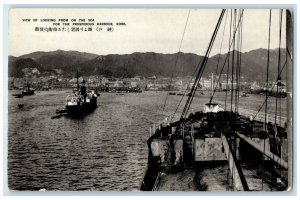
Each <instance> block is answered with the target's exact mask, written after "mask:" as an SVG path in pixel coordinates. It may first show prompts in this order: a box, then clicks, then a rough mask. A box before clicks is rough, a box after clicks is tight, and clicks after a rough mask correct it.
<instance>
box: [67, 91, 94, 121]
mask: <svg viewBox="0 0 300 200" xmlns="http://www.w3.org/2000/svg"><path fill="white" fill-rule="evenodd" d="M97 107H98V106H97V95H96V94H95V93H94V92H88V93H87V94H86V95H81V94H74V95H69V96H67V98H66V110H67V114H68V115H70V116H82V115H85V114H88V113H90V112H92V111H94V110H95V109H96V108H97Z"/></svg>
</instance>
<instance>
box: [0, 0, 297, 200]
mask: <svg viewBox="0 0 300 200" xmlns="http://www.w3.org/2000/svg"><path fill="white" fill-rule="evenodd" d="M169 3H172V4H169ZM220 3H221V4H220ZM4 4H11V5H14V6H17V7H19V6H20V5H19V6H18V4H22V6H27V7H30V6H34V5H30V4H38V5H39V7H42V6H41V5H42V4H43V5H44V6H46V7H60V6H63V7H67V6H68V4H70V5H69V6H83V7H89V6H91V5H88V4H102V6H103V7H132V6H133V7H141V6H142V7H148V6H150V7H189V6H192V7H193V6H203V7H224V6H225V7H236V6H240V7H244V6H245V7H257V8H260V7H265V6H266V4H268V5H270V4H271V5H274V6H276V5H277V6H279V5H282V4H284V5H286V4H294V5H295V9H296V10H298V1H297V0H285V1H284V0H239V1H237V0H229V1H226V2H225V1H220V0H209V1H204V0H202V1H199V0H198V1H197V0H185V1H184V0H173V1H172V2H170V1H169V0H144V1H142V2H141V1H138V0H126V2H124V1H122V0H110V1H109V0H106V1H97V0H85V1H80V0H70V1H67V0H52V1H50V0H47V1H39V0H27V1H26V2H25V1H24V0H3V1H2V9H1V15H2V16H3V14H4V13H3V11H4V10H3V9H4V7H3V6H4ZM75 4H77V5H75ZM147 4H148V5H147ZM151 4H152V5H151ZM153 4H155V5H153ZM188 4H190V5H188ZM4 20H7V19H4V17H1V22H0V26H1V27H3V25H4V23H7V22H5V21H4ZM297 27H299V21H298V16H297V19H296V26H295V28H297ZM295 31H296V30H295ZM297 32H298V31H297ZM1 35H2V38H4V37H3V36H4V35H3V31H1ZM6 39H7V38H6ZM298 44H299V42H298V40H295V43H294V45H295V49H296V50H297V47H298ZM1 46H3V49H2V50H1V54H0V56H1V57H0V60H1V61H3V60H5V58H4V57H3V53H4V50H5V49H6V52H7V42H6V41H5V40H1ZM294 57H295V58H296V57H299V51H297V55H296V54H295V55H294ZM6 58H7V57H6ZM295 68H296V67H295ZM4 69H5V66H3V68H2V70H1V73H2V77H4V80H3V81H0V83H1V86H0V88H3V90H0V112H1V113H2V115H0V116H1V120H0V126H1V129H0V130H4V127H5V126H6V127H7V117H6V119H5V116H7V115H5V114H6V113H4V112H5V111H6V110H7V103H6V102H5V99H7V97H5V96H4V95H7V91H6V90H7V81H6V82H5V74H3V73H4V72H5V71H4ZM6 72H7V71H6ZM294 72H296V74H294V89H295V90H294V93H293V94H294V102H293V104H294V112H295V114H294V116H296V115H297V113H298V111H299V110H298V106H297V102H296V100H298V99H299V96H298V94H299V91H298V90H299V87H297V85H298V81H297V79H296V77H299V74H298V73H299V70H296V69H294ZM0 77H1V76H0ZM5 105H6V107H4V106H5ZM5 123H6V124H5ZM297 124H298V119H297V118H295V119H294V128H295V129H294V131H295V132H294V135H297V129H296V128H297V127H296V125H297ZM1 132H2V133H3V131H1ZM3 134H4V133H3ZM0 138H1V139H0V149H4V148H5V147H4V145H3V144H4V143H5V141H3V137H0ZM299 138H300V137H297V142H295V143H294V144H298V143H299ZM5 144H6V143H5ZM6 148H7V147H6ZM294 153H296V152H294ZM296 156H297V157H294V162H295V163H297V165H296V166H298V160H299V154H297V155H296ZM3 159H4V154H1V153H0V160H1V165H0V172H1V175H0V190H1V195H3V192H4V190H5V189H4V188H3V186H4V185H3V179H4V180H5V179H6V177H3V174H2V173H3V166H4V165H3V161H4V160H3ZM296 170H297V169H294V179H295V180H299V179H298V178H299V175H298V173H295V172H296ZM294 184H295V183H294ZM294 186H295V185H294ZM294 190H295V191H296V193H294V194H293V195H295V196H289V197H288V198H291V199H296V198H297V196H298V194H297V193H298V192H297V191H299V184H297V188H294ZM45 194H46V195H47V193H45ZM22 195H24V194H22ZM72 195H73V197H70V196H69V197H67V196H65V195H64V196H60V197H57V196H52V195H51V194H50V196H36V195H34V196H3V197H4V199H40V198H43V199H53V198H58V199H65V198H72V199H82V198H83V196H78V195H80V194H79V193H73V194H72ZM81 195H82V194H81ZM83 195H105V196H101V197H99V196H89V197H88V198H89V199H96V198H97V199H99V198H104V197H105V198H107V199H111V198H122V199H123V198H125V199H129V198H130V199H132V198H133V199H135V198H143V199H150V198H151V199H153V198H157V197H158V196H157V195H159V196H162V197H160V198H165V197H166V195H171V198H172V199H179V198H180V199H182V198H184V196H183V195H188V194H186V193H180V192H179V193H178V192H175V193H156V194H153V193H149V195H150V196H142V197H141V196H136V195H139V193H134V192H121V193H115V194H109V193H102V194H99V193H97V194H93V192H92V193H85V194H83ZM107 195H117V196H120V195H121V196H122V195H124V196H125V197H114V196H107ZM140 195H145V193H143V194H140ZM146 195H147V194H146ZM153 195H155V196H153ZM194 195H195V194H194ZM199 195H201V196H202V197H200V196H188V197H186V198H197V199H199V198H205V199H214V198H215V197H217V198H222V199H225V200H226V199H232V198H239V199H240V198H243V199H244V198H247V199H250V198H251V199H252V198H258V197H259V196H261V197H260V198H264V199H265V198H272V199H278V198H279V199H280V200H282V198H284V199H285V198H287V197H283V196H282V195H281V193H274V194H272V196H271V197H270V196H265V195H264V194H263V193H260V194H259V195H258V196H257V197H256V195H257V194H255V193H252V192H251V193H247V194H246V196H245V193H243V194H242V193H227V195H226V196H223V195H224V194H221V193H209V194H207V193H206V194H204V193H199ZM203 195H204V196H203ZM208 195H209V196H208ZM229 195H233V196H229ZM238 195H242V197H241V196H238ZM253 195H255V197H254V196H253ZM84 198H87V197H84Z"/></svg>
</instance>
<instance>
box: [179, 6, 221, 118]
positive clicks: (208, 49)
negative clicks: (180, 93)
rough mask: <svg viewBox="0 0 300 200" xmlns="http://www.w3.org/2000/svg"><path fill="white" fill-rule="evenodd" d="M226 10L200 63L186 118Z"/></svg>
mask: <svg viewBox="0 0 300 200" xmlns="http://www.w3.org/2000/svg"><path fill="white" fill-rule="evenodd" d="M224 12H225V9H222V12H221V14H220V17H219V20H218V23H217V25H216V27H215V30H214V33H213V35H212V37H211V40H210V43H209V45H208V48H207V51H206V54H205V56H204V58H203V59H202V62H201V63H198V66H199V71H198V73H197V76H196V79H195V82H194V84H193V87H192V90H191V95H189V98H188V100H187V102H186V104H185V107H184V109H183V112H182V115H181V118H184V117H185V116H186V115H187V112H188V110H189V108H190V105H191V102H192V100H193V97H194V95H195V92H196V88H197V86H198V83H199V80H200V78H201V76H202V74H203V71H204V68H205V65H206V63H207V60H208V56H209V54H210V51H211V48H212V45H213V43H214V41H215V38H216V35H217V32H218V29H219V27H220V24H221V22H222V18H223V16H224Z"/></svg>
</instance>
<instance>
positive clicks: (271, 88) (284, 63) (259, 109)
mask: <svg viewBox="0 0 300 200" xmlns="http://www.w3.org/2000/svg"><path fill="white" fill-rule="evenodd" d="M286 62H287V61H285V63H284V65H283V66H282V68H281V71H280V73H279V74H281V73H282V71H283V69H284V68H285V66H286ZM276 81H278V78H277V80H276ZM274 87H275V85H273V86H272V88H271V90H273V88H274ZM269 97H270V96H268V98H269ZM265 103H266V101H264V102H263V104H262V105H261V106H260V108H259V109H258V111H257V113H256V115H255V116H254V117H253V120H254V119H255V118H256V116H257V115H258V113H259V112H260V111H261V109H262V108H263V106H264V105H265Z"/></svg>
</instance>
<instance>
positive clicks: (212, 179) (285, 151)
mask: <svg viewBox="0 0 300 200" xmlns="http://www.w3.org/2000/svg"><path fill="white" fill-rule="evenodd" d="M224 13H225V10H224V9H223V10H222V12H221V15H220V17H219V21H218V23H217V25H216V28H215V31H214V33H213V35H212V37H211V40H210V43H209V46H208V49H207V51H206V54H205V56H204V58H203V59H202V60H201V61H200V63H199V65H198V67H197V74H196V77H195V81H194V84H193V87H192V89H191V92H190V93H189V94H190V95H188V98H187V101H186V103H185V106H184V108H183V111H182V114H181V117H180V120H178V121H175V122H171V121H170V122H169V121H168V120H166V121H164V122H163V123H161V124H160V125H159V126H158V128H157V129H155V130H154V131H153V132H152V131H151V130H153V129H150V135H151V136H150V138H149V139H148V140H147V145H148V167H147V170H146V172H145V175H144V178H143V180H142V182H141V185H140V190H142V191H172V190H175V191H188V190H193V191H194V190H201V191H272V190H275V191H283V190H287V189H288V188H289V187H290V186H291V176H290V173H288V172H290V170H291V163H290V162H289V161H290V152H289V150H290V148H289V144H288V139H289V138H290V134H289V133H290V130H291V129H290V126H288V124H289V123H288V122H289V121H286V122H282V121H281V116H278V115H277V113H281V112H280V111H278V112H277V110H276V112H275V113H276V114H275V117H274V119H275V122H271V121H270V120H269V118H268V106H267V103H268V98H269V96H270V95H268V92H266V98H265V102H264V104H263V105H262V107H263V106H265V113H264V118H263V119H259V120H258V119H256V115H255V116H254V117H253V116H249V115H248V114H247V116H243V115H240V114H239V107H238V103H239V97H240V94H239V86H238V83H239V80H240V72H239V70H240V67H241V60H240V55H238V53H237V52H234V51H233V53H230V47H231V46H230V47H229V52H228V54H227V57H226V59H228V57H229V55H231V56H232V66H231V67H232V73H234V71H236V73H235V75H236V76H237V78H236V79H235V80H236V84H237V87H236V88H234V87H233V80H234V79H233V78H232V79H231V85H232V87H231V89H230V92H231V105H229V106H227V108H228V107H230V109H229V110H227V109H226V99H225V110H224V109H222V108H220V107H219V105H218V104H217V103H214V101H213V97H214V94H215V91H216V87H214V86H215V85H214V82H213V75H212V77H211V81H212V83H211V87H212V96H211V98H210V101H209V103H207V104H205V105H204V109H203V111H200V112H190V111H189V108H190V106H191V103H192V101H193V98H194V96H195V93H196V90H197V87H198V84H199V81H200V79H201V76H202V74H203V71H204V69H205V67H206V63H207V59H208V57H209V53H210V51H211V48H212V45H213V43H214V40H215V38H216V34H217V32H218V29H219V27H220V24H221V22H222V19H223V16H224ZM237 13H239V14H238V15H237ZM231 15H234V16H235V17H232V18H236V21H235V22H236V23H237V22H238V18H241V17H242V16H243V10H241V11H239V12H237V11H236V10H234V12H232V11H231ZM237 16H238V17H237ZM270 18H271V11H270ZM239 21H240V20H239ZM270 21H271V20H270ZM238 25H239V24H237V26H236V30H237V29H238V27H239V26H238ZM236 30H235V32H237V33H241V32H242V31H241V30H239V31H236ZM235 32H234V33H235ZM232 35H233V36H234V37H233V38H232V40H231V41H236V42H239V41H238V40H237V39H236V38H241V36H240V35H237V36H235V34H232ZM237 46H239V45H237ZM238 50H239V51H240V49H238ZM279 51H280V49H279ZM279 55H280V53H279ZM226 59H225V62H224V66H225V63H226V62H227V61H226ZM235 59H236V60H237V61H236V62H234V61H235ZM268 60H269V58H268ZM228 63H229V62H228ZM279 63H280V62H279ZM226 64H227V63H226ZM234 64H236V66H235V68H234ZM290 64H291V63H290ZM267 65H268V66H269V63H267ZM287 66H288V65H287ZM288 67H290V65H289V66H288ZM228 69H229V64H228ZM268 69H269V67H268V68H267V70H268ZM222 71H223V69H222ZM222 71H221V72H220V75H221V73H222ZM267 74H268V73H267ZM219 77H220V76H219ZM277 77H278V80H279V79H280V74H278V75H277ZM278 80H277V82H278ZM218 82H219V80H218ZM216 85H218V83H217V84H216ZM227 85H228V83H227ZM266 85H268V77H267V81H266ZM277 85H278V84H277ZM277 90H278V89H277ZM268 91H269V90H268ZM270 91H271V90H270ZM226 97H227V92H226ZM279 102H281V101H278V105H279ZM228 104H230V103H228ZM262 107H261V108H262ZM276 109H277V99H276ZM260 110H261V109H260ZM260 110H259V111H260ZM259 111H258V112H259ZM175 112H176V111H175ZM174 114H175V113H174ZM257 114H258V113H257ZM172 118H173V117H172ZM272 121H273V119H272Z"/></svg>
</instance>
